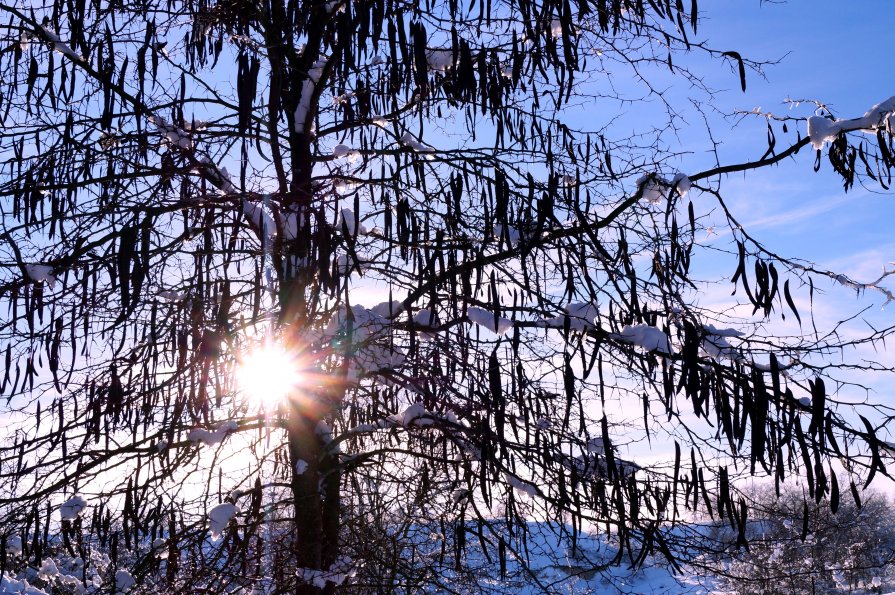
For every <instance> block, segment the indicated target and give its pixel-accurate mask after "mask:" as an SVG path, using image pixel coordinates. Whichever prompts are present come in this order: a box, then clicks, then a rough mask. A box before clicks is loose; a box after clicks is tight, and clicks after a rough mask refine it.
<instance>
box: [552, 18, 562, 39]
mask: <svg viewBox="0 0 895 595" xmlns="http://www.w3.org/2000/svg"><path fill="white" fill-rule="evenodd" d="M550 35H552V36H553V38H554V39H556V38H558V37H562V21H560V20H559V19H553V20H552V21H550Z"/></svg>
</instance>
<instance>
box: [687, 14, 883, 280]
mask: <svg viewBox="0 0 895 595" xmlns="http://www.w3.org/2000/svg"><path fill="white" fill-rule="evenodd" d="M703 10H704V11H705V15H706V21H705V22H704V23H702V25H701V29H700V33H701V34H704V35H706V36H707V37H709V39H714V40H716V41H715V43H716V44H721V43H723V44H724V46H725V47H729V48H730V49H737V50H738V51H740V52H741V53H743V55H746V56H750V57H753V58H755V59H768V60H775V59H780V60H781V61H780V63H779V64H777V65H773V66H770V67H768V68H767V70H766V76H767V80H762V79H761V78H759V77H757V76H754V75H753V76H750V77H749V84H748V87H747V91H746V93H742V92H741V91H740V90H739V88H737V86H736V80H730V82H729V84H728V85H727V88H728V89H729V90H728V91H726V92H724V93H720V94H718V96H717V97H716V98H717V107H719V108H720V109H726V110H730V109H736V108H741V109H751V108H754V107H759V106H760V107H761V108H762V110H763V111H774V112H777V113H786V112H788V111H789V110H788V108H787V106H785V105H784V104H783V100H784V99H786V98H793V99H818V100H820V101H823V102H824V103H826V104H827V105H829V106H830V107H831V108H832V109H833V110H834V112H835V113H836V115H837V116H838V117H856V116H860V115H862V114H863V113H864V112H865V111H866V110H867V109H869V108H870V107H871V106H872V105H874V104H876V103H878V102H880V101H882V100H884V99H886V98H887V97H890V96H892V95H895V84H893V76H892V75H893V74H895V64H893V62H892V60H891V58H890V57H889V56H891V47H887V43H888V42H889V41H890V40H891V30H890V24H891V23H892V22H895V2H892V1H890V0H874V1H864V2H857V3H854V4H852V5H849V6H846V5H845V3H842V2H832V1H811V2H809V1H807V0H801V1H792V2H788V3H785V4H770V3H763V4H761V5H760V3H759V2H756V1H752V2H713V3H710V4H708V3H707V4H704V5H703ZM728 78H730V77H728ZM802 112H803V113H800V115H810V110H808V109H803V110H802ZM800 128H801V132H802V134H804V133H805V128H804V124H803V125H802V126H801V127H800ZM763 137H764V123H763V122H762V121H761V120H760V119H757V118H756V119H755V122H754V126H750V125H749V124H748V123H747V124H745V125H744V127H743V128H742V129H740V130H738V131H737V132H736V133H735V134H734V135H733V137H732V138H728V139H726V141H727V142H726V144H727V149H728V150H729V153H728V154H730V155H732V156H733V155H736V154H737V153H739V152H740V151H743V150H746V149H748V148H749V147H750V146H751V147H754V148H758V149H762V148H763ZM750 153H751V151H750ZM812 160H813V153H812V152H811V151H805V152H803V153H802V154H800V155H799V156H798V158H797V159H796V160H793V161H790V162H787V163H784V164H782V165H781V166H780V167H776V168H773V169H769V170H765V171H762V172H761V173H760V174H759V175H753V176H750V178H749V179H748V180H746V181H745V182H743V181H740V180H742V178H731V179H729V180H728V182H727V184H726V186H727V194H728V196H729V197H731V198H733V199H734V203H735V204H736V205H737V206H738V207H740V210H741V212H742V216H743V219H742V221H743V222H744V223H748V222H750V221H763V224H762V225H761V226H760V227H756V232H757V231H759V230H760V232H761V233H760V237H762V238H763V239H764V240H766V241H767V242H769V243H770V244H771V245H772V246H773V247H775V248H779V249H780V250H781V251H783V252H784V253H787V254H791V255H796V254H798V255H799V256H803V257H805V258H808V259H810V260H815V261H817V262H818V264H821V263H825V264H826V263H828V264H829V266H833V265H835V264H848V265H849V266H850V267H852V268H853V269H854V272H855V273H856V274H857V272H864V270H863V269H864V267H853V265H854V264H855V263H844V262H843V259H844V258H846V257H847V256H849V255H859V254H861V253H863V252H868V251H879V250H883V251H886V250H888V251H890V252H891V256H890V257H888V258H887V259H886V260H883V261H881V262H879V263H878V264H877V265H876V266H875V267H874V268H873V270H874V271H877V270H879V269H880V267H882V265H883V264H885V262H887V260H895V238H893V237H892V234H891V231H890V229H891V228H890V222H891V221H893V217H895V200H893V197H892V195H891V194H889V195H886V196H879V195H873V194H872V193H868V192H865V191H863V190H862V189H860V188H858V189H855V190H853V191H851V192H849V193H848V195H845V193H843V192H842V189H841V184H840V183H839V181H838V180H837V178H836V177H835V176H834V175H833V174H832V172H831V170H830V167H829V165H827V164H825V165H824V167H822V169H821V172H819V173H818V174H814V173H813V172H812V169H811V163H812ZM783 214H789V215H790V216H788V217H786V216H782V215H783ZM774 216H777V217H778V219H779V220H778V221H776V222H775V221H774V219H773V217H774ZM868 257H870V255H869V254H868ZM859 269H860V270H859ZM844 272H846V273H848V272H849V271H844Z"/></svg>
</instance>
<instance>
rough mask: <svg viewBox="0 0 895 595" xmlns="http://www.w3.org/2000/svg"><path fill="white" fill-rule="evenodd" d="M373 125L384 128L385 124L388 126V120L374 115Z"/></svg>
mask: <svg viewBox="0 0 895 595" xmlns="http://www.w3.org/2000/svg"><path fill="white" fill-rule="evenodd" d="M373 125H374V126H379V127H380V128H385V127H386V126H388V120H386V119H385V118H383V117H382V116H375V117H374V118H373Z"/></svg>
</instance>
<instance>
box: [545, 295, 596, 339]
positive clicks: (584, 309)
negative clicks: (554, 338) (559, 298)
mask: <svg viewBox="0 0 895 595" xmlns="http://www.w3.org/2000/svg"><path fill="white" fill-rule="evenodd" d="M563 310H564V311H565V314H563V315H561V316H554V317H553V318H550V319H548V320H545V321H543V326H545V327H547V328H564V327H565V323H566V317H568V319H569V328H570V329H571V330H573V331H577V332H580V333H583V332H585V331H588V330H591V329H593V328H595V327H594V319H595V318H596V317H597V314H599V310H598V309H597V307H596V306H595V305H594V304H592V303H586V302H574V303H571V304H567V305H566V306H565V307H564V308H563Z"/></svg>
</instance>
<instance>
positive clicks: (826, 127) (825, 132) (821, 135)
mask: <svg viewBox="0 0 895 595" xmlns="http://www.w3.org/2000/svg"><path fill="white" fill-rule="evenodd" d="M841 130H842V127H841V126H840V125H839V124H837V123H836V121H835V120H831V119H830V118H825V117H823V116H811V117H810V118H808V137H809V138H810V139H811V146H812V147H813V148H815V149H823V148H824V144H826V143H827V142H830V141H832V140H833V139H834V138H836V137H837V136H838V135H839V132H841Z"/></svg>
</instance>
